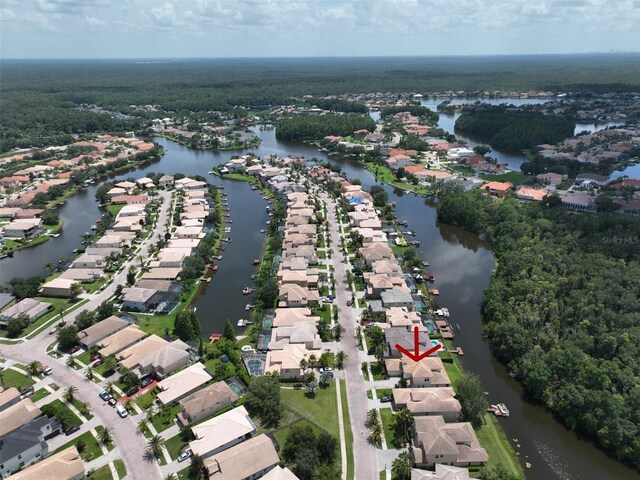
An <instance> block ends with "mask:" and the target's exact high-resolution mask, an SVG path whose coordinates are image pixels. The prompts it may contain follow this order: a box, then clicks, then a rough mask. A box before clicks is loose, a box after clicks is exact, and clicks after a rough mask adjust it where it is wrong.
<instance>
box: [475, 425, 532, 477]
mask: <svg viewBox="0 0 640 480" xmlns="http://www.w3.org/2000/svg"><path fill="white" fill-rule="evenodd" d="M476 435H477V436H478V440H479V441H480V444H481V445H482V446H483V447H484V449H485V450H486V451H487V453H488V454H489V461H488V462H487V468H494V467H495V466H496V465H498V464H499V463H501V464H502V465H503V466H504V467H505V468H506V469H507V470H509V472H510V473H512V474H515V475H518V476H520V477H524V474H523V472H522V467H521V466H520V464H519V463H518V460H517V458H516V455H515V453H514V452H513V449H512V448H511V445H510V444H509V442H508V440H507V437H506V436H505V434H504V432H503V431H502V429H501V428H500V425H499V424H498V421H497V419H496V418H495V417H494V416H493V415H492V414H490V413H485V414H484V425H483V426H482V427H481V428H480V429H479V430H478V431H476Z"/></svg>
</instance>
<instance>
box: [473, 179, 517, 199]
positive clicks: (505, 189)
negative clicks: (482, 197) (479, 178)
mask: <svg viewBox="0 0 640 480" xmlns="http://www.w3.org/2000/svg"><path fill="white" fill-rule="evenodd" d="M512 189H513V183H511V182H487V183H485V184H484V185H482V186H481V187H480V190H486V191H487V192H489V193H490V194H491V195H493V196H495V197H500V198H503V197H506V196H507V194H508V193H509V192H510V191H511V190H512Z"/></svg>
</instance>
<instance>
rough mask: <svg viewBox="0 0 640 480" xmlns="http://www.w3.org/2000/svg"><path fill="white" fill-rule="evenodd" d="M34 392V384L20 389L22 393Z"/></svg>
mask: <svg viewBox="0 0 640 480" xmlns="http://www.w3.org/2000/svg"><path fill="white" fill-rule="evenodd" d="M32 392H33V385H29V386H28V387H24V388H22V389H20V395H28V394H30V393H32Z"/></svg>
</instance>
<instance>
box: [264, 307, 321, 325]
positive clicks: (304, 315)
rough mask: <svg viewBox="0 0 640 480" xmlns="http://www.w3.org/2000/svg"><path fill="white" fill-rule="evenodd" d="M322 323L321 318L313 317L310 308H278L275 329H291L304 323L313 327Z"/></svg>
mask: <svg viewBox="0 0 640 480" xmlns="http://www.w3.org/2000/svg"><path fill="white" fill-rule="evenodd" d="M318 321H320V317H312V316H311V310H309V309H308V308H276V310H275V316H274V319H273V327H274V328H275V327H290V326H293V325H297V324H299V323H302V322H309V323H312V324H313V325H315V324H316V322H318Z"/></svg>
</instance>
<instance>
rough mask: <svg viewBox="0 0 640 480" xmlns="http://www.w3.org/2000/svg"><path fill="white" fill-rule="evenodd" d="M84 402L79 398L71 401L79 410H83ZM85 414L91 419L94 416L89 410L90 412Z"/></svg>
mask: <svg viewBox="0 0 640 480" xmlns="http://www.w3.org/2000/svg"><path fill="white" fill-rule="evenodd" d="M81 403H82V402H81V401H80V400H78V399H77V398H74V399H73V401H72V402H71V405H73V406H74V407H76V408H77V409H78V411H80V412H81V413H82V411H81V406H80V404H81ZM83 416H84V417H85V418H86V419H87V420H91V419H92V418H93V414H92V413H91V412H90V411H89V413H85V414H83Z"/></svg>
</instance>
